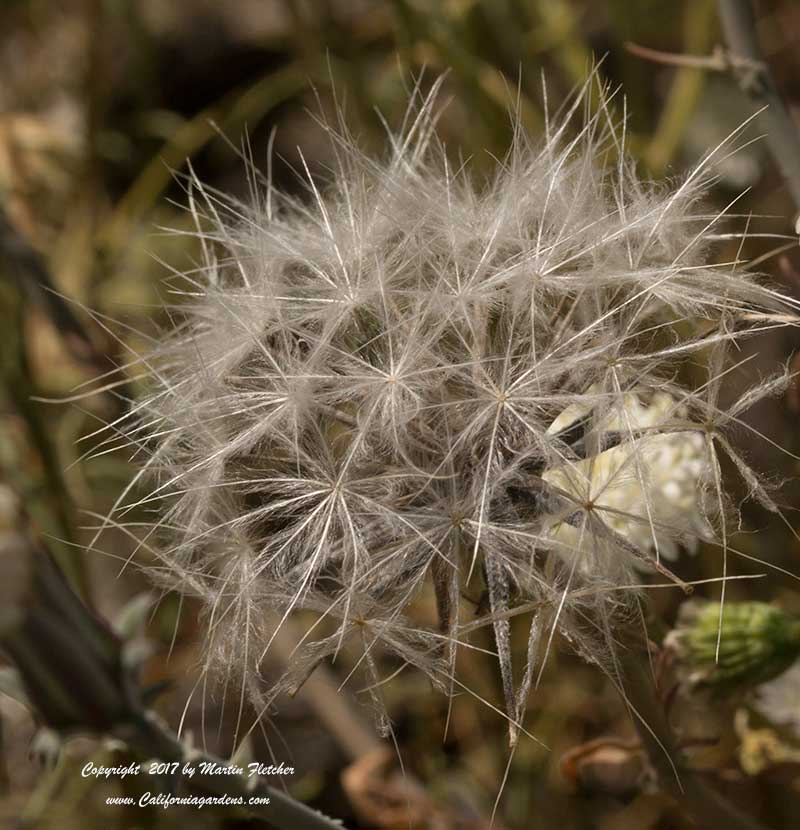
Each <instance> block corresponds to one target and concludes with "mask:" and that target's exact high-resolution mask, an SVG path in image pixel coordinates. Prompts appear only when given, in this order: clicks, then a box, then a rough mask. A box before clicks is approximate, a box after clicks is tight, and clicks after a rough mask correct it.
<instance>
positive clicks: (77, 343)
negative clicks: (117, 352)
mask: <svg viewBox="0 0 800 830" xmlns="http://www.w3.org/2000/svg"><path fill="white" fill-rule="evenodd" d="M0 264H2V265H3V266H4V268H3V270H4V271H6V273H8V275H9V277H10V278H12V279H13V281H14V282H15V284H16V286H17V288H18V290H19V291H20V292H21V293H22V294H23V295H25V296H27V297H29V298H32V299H35V300H37V301H39V302H40V303H41V305H42V306H43V307H44V309H45V311H46V312H47V315H48V316H49V317H50V320H51V321H52V323H53V326H54V327H55V329H56V331H58V333H59V334H60V335H61V336H62V337H63V338H64V341H65V342H66V344H67V347H68V348H69V350H70V352H71V353H72V354H73V355H74V356H75V357H76V358H78V359H79V360H82V361H84V362H89V363H91V364H92V365H94V366H96V367H97V368H98V369H101V371H105V369H106V368H107V367H105V365H104V362H103V361H102V359H101V357H100V355H99V354H98V353H97V351H96V350H95V347H94V344H93V343H92V340H91V338H90V337H89V335H88V334H87V333H86V330H85V329H84V327H83V325H82V324H81V322H80V321H79V320H78V318H77V317H76V316H75V314H74V313H73V311H72V309H71V308H70V306H69V303H68V302H67V301H66V300H65V299H64V298H63V297H62V296H61V295H60V294H59V293H58V291H57V290H56V288H55V286H54V284H53V280H52V278H51V276H50V272H49V270H48V268H47V266H46V265H45V263H44V260H43V259H42V257H41V255H40V254H39V252H38V251H37V250H36V249H35V248H34V247H33V246H32V245H31V244H30V243H29V242H28V240H27V239H25V237H24V236H22V234H21V233H19V231H17V229H16V228H15V227H14V226H13V225H12V224H11V221H10V220H9V218H8V216H7V215H6V212H5V211H4V210H3V208H2V206H0Z"/></svg>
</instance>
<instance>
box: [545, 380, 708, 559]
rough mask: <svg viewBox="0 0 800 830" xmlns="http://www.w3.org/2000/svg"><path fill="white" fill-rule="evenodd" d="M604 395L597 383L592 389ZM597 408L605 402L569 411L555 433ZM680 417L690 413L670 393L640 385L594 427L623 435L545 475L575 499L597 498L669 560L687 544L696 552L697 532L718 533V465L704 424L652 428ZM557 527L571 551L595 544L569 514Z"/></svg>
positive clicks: (631, 535)
mask: <svg viewBox="0 0 800 830" xmlns="http://www.w3.org/2000/svg"><path fill="white" fill-rule="evenodd" d="M597 394H598V393H597V389H596V387H595V388H593V389H591V390H589V393H588V395H590V396H593V395H597ZM588 400H589V401H590V400H591V398H589V399H588ZM595 408H601V407H595V406H593V405H592V404H591V403H590V402H588V401H587V403H585V404H584V405H583V407H582V409H581V410H580V411H579V410H578V409H577V408H573V410H572V411H571V412H569V413H568V412H566V411H565V412H564V413H562V414H561V415H559V416H558V417H557V418H556V419H555V421H554V422H553V424H552V425H551V427H550V428H549V430H548V433H550V434H555V433H557V432H560V431H562V430H564V429H567V428H568V427H570V426H571V425H572V424H574V423H575V422H576V421H577V420H579V419H580V418H582V417H585V416H587V415H589V414H590V413H591V412H592V411H593V410H594V409H595ZM678 416H684V417H685V412H684V411H683V409H682V408H680V407H678V406H677V405H676V402H675V400H674V398H672V396H670V395H668V394H666V393H663V392H657V393H655V394H654V395H653V396H652V399H651V401H650V403H649V404H646V403H643V402H642V400H641V398H640V396H639V395H638V394H636V393H634V392H628V393H625V394H624V395H622V396H621V406H613V405H612V407H611V408H610V409H608V408H607V409H605V411H604V412H602V414H600V415H599V416H598V424H597V426H596V427H594V428H593V431H594V432H595V434H596V435H597V436H598V438H600V439H601V440H602V437H603V436H604V435H607V434H608V433H611V432H616V433H620V434H621V435H622V436H623V439H624V440H621V441H620V442H619V443H618V444H617V445H616V446H614V447H612V448H610V449H607V450H604V451H602V452H599V453H598V454H597V455H593V456H590V457H588V458H585V459H582V460H579V461H569V462H567V463H565V464H562V465H560V466H557V467H554V468H550V469H548V470H546V471H545V472H544V474H543V476H542V477H543V478H544V480H545V481H547V482H548V483H549V484H552V485H554V486H556V487H558V488H559V489H561V490H562V491H564V492H566V493H567V494H569V495H570V496H572V497H574V498H575V500H576V502H578V503H582V504H587V503H588V504H591V505H592V509H593V510H594V511H595V514H596V515H598V516H599V517H600V518H601V519H602V520H603V522H605V524H606V525H608V527H610V528H611V529H612V530H614V531H616V532H617V533H619V534H620V535H622V536H623V537H625V538H626V539H628V540H629V541H630V542H631V543H633V544H634V545H635V546H636V547H637V548H639V549H644V550H652V551H654V552H655V553H656V554H657V555H658V556H663V557H665V558H666V559H676V558H677V555H678V550H679V545H680V544H683V545H684V546H685V547H686V548H688V549H689V550H690V551H692V552H694V551H695V550H696V548H697V541H698V539H711V538H713V529H712V527H711V524H710V522H709V520H708V511H709V507H710V505H709V499H708V493H709V490H710V487H711V484H712V482H713V468H712V466H711V463H710V459H709V456H708V449H707V445H706V441H705V437H704V435H703V434H702V433H701V432H699V431H691V432H689V431H683V430H680V431H674V432H671V431H666V432H652V433H648V431H647V430H649V429H654V428H656V427H659V426H663V425H664V424H665V423H666V422H668V421H669V420H670V419H673V420H674V419H676V418H677V417H678ZM634 434H636V435H637V436H641V437H633V436H634ZM628 436H629V437H628ZM551 532H552V534H553V539H554V540H555V541H557V542H559V543H561V544H562V545H565V546H566V547H567V549H568V550H569V551H571V552H579V551H578V549H579V548H580V547H583V546H586V545H590V544H592V543H593V537H592V535H591V534H586V533H582V532H581V529H580V528H579V527H576V526H574V525H573V524H570V523H568V522H566V521H564V522H559V523H557V524H556V525H555V526H554V527H553V528H552V530H551Z"/></svg>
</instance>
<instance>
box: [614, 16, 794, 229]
mask: <svg viewBox="0 0 800 830" xmlns="http://www.w3.org/2000/svg"><path fill="white" fill-rule="evenodd" d="M717 8H718V11H719V17H720V22H721V23H722V31H723V35H724V38H725V43H726V48H724V49H723V48H721V47H717V48H716V49H715V50H714V51H713V52H712V54H711V55H708V56H697V55H681V54H674V53H671V52H661V51H658V50H656V49H649V48H647V47H644V46H639V45H637V44H633V43H627V44H626V48H627V49H628V51H630V52H631V53H633V54H634V55H638V56H639V57H641V58H644V59H646V60H650V61H653V62H655V63H662V64H668V65H671V66H679V67H681V68H682V69H686V70H692V69H694V70H706V71H712V72H727V73H729V74H730V75H731V76H732V77H733V78H734V79H735V80H736V82H737V84H738V85H739V88H740V89H741V90H742V92H744V93H745V94H746V95H748V96H749V97H750V98H751V99H752V100H753V101H754V102H755V103H756V104H757V105H759V106H761V107H762V108H763V111H762V112H761V113H760V119H761V122H762V123H763V125H764V128H765V133H766V140H767V144H768V146H769V149H770V152H771V153H772V157H773V158H774V160H775V163H776V164H777V166H778V169H779V170H780V171H781V173H782V175H783V177H784V179H785V181H786V186H787V187H788V189H789V192H790V194H791V196H792V200H793V201H794V205H795V209H796V210H797V212H798V214H800V132H798V129H797V125H796V124H795V123H794V121H793V120H792V117H791V115H790V114H789V111H788V110H787V108H786V105H785V104H784V102H783V99H782V98H781V95H780V93H779V92H778V88H777V86H776V85H775V81H774V79H773V77H772V73H771V72H770V70H769V66H768V64H767V63H766V61H765V60H764V55H763V53H762V51H761V47H760V45H759V42H758V37H757V34H756V21H755V15H754V13H753V6H752V3H751V2H750V0H717ZM795 230H796V231H797V232H798V233H800V215H798V216H797V218H796V220H795Z"/></svg>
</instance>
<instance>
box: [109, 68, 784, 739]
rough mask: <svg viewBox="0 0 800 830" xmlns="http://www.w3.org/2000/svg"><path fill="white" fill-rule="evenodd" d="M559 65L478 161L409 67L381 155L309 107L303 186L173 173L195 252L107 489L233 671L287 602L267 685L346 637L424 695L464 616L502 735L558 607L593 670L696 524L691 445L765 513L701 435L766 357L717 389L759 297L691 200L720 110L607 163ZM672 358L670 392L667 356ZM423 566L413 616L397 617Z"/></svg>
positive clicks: (286, 685) (712, 511)
mask: <svg viewBox="0 0 800 830" xmlns="http://www.w3.org/2000/svg"><path fill="white" fill-rule="evenodd" d="M437 86H438V85H437ZM588 89H589V86H588V85H587V89H586V90H584V92H583V93H581V94H580V95H578V96H577V98H576V99H575V100H574V102H573V103H572V104H571V106H570V108H569V109H568V111H567V112H566V114H564V115H563V116H562V117H561V118H560V120H559V121H558V122H557V123H549V124H548V128H547V133H546V136H545V138H544V139H543V140H534V139H532V138H530V137H528V136H527V135H525V133H524V132H523V131H522V129H517V130H515V134H514V140H513V144H512V146H511V148H510V149H509V151H508V154H507V156H506V157H505V158H504V159H503V160H502V161H499V162H498V163H497V166H496V169H495V171H494V174H493V176H492V177H491V179H490V180H489V181H486V182H482V183H478V182H476V180H475V179H474V178H473V176H472V174H471V172H470V170H469V166H468V165H463V166H462V167H459V168H454V167H453V166H452V164H451V162H450V161H449V157H448V155H447V154H446V153H445V151H444V148H443V147H441V146H440V145H439V144H438V143H437V140H436V138H435V122H436V112H435V95H436V88H434V89H433V91H432V92H431V94H430V95H429V96H428V97H426V98H424V100H417V99H415V101H414V102H413V103H412V107H411V109H410V111H409V115H408V117H407V119H406V122H405V126H404V128H403V129H402V130H401V131H400V132H398V133H396V134H391V135H389V140H388V151H387V156H386V158H385V159H384V160H376V159H374V158H371V157H369V156H368V155H365V154H364V153H363V152H362V151H361V150H360V149H359V147H358V145H357V143H356V142H355V141H354V140H353V139H352V138H351V136H350V135H349V134H348V133H347V131H346V129H345V128H344V127H342V126H341V125H339V127H338V128H337V129H334V128H332V127H329V126H327V125H325V127H326V129H327V130H328V134H329V136H330V140H331V142H332V145H333V148H334V151H335V154H336V159H337V163H336V166H335V169H334V170H333V171H332V173H331V176H330V180H329V181H328V182H326V183H324V184H323V183H319V182H317V181H315V180H314V179H312V178H309V179H308V180H307V183H306V184H307V190H308V194H307V196H308V198H306V199H295V198H292V197H290V196H287V195H284V194H281V193H278V192H275V191H274V189H273V188H272V186H271V184H270V183H269V182H266V183H265V185H264V192H263V193H262V194H261V195H259V196H256V197H254V198H253V199H252V201H249V202H247V203H241V202H238V201H235V200H233V199H229V198H225V197H222V196H220V195H219V194H217V193H212V192H211V191H209V190H208V189H207V188H204V187H203V185H202V184H201V183H200V182H198V181H196V180H195V179H191V180H190V182H189V185H188V197H189V207H190V209H191V211H192V213H193V215H194V216H195V219H196V221H197V224H198V237H199V238H200V240H201V242H202V244H203V249H204V251H205V261H204V263H203V264H202V266H201V267H200V268H199V269H196V270H194V271H192V272H189V273H184V274H180V275H179V279H177V280H175V281H173V282H174V287H182V291H183V293H184V294H185V296H184V298H183V302H182V303H181V304H180V305H179V306H178V307H177V309H176V312H175V313H176V314H177V315H179V317H180V320H181V321H182V322H180V324H179V325H177V326H176V330H175V331H174V332H173V333H172V334H171V335H170V336H169V337H167V338H166V339H165V341H164V344H163V346H162V347H161V348H160V349H159V351H158V352H157V354H155V355H153V356H150V357H148V358H147V361H146V365H147V366H148V367H149V368H150V370H151V383H150V385H149V389H148V392H147V394H146V395H145V396H144V397H143V398H142V400H141V401H140V402H139V404H138V405H137V406H136V407H135V410H134V415H133V419H132V421H131V423H130V424H129V425H128V427H127V434H128V436H129V437H130V439H131V441H132V443H133V444H135V446H136V447H137V448H139V449H141V450H142V451H145V452H147V454H148V455H147V458H146V460H145V461H144V463H143V466H142V472H141V474H140V476H139V480H140V481H149V482H151V486H150V490H149V491H148V495H146V496H145V497H144V499H139V498H137V499H136V501H135V503H141V502H142V501H153V500H156V499H161V500H163V502H164V506H163V512H162V518H161V520H160V523H159V529H160V531H162V536H163V539H162V541H161V547H160V548H159V553H158V556H159V558H160V562H159V564H158V566H157V567H153V568H152V571H153V574H154V576H155V577H157V578H158V579H160V580H161V581H162V582H163V583H164V584H165V585H166V586H168V587H170V588H174V589H176V590H178V591H180V592H182V593H183V594H187V595H191V596H195V597H197V598H199V600H200V601H201V602H202V604H203V605H204V607H205V618H206V623H207V631H208V646H209V648H208V652H207V653H208V659H209V665H211V664H216V665H218V666H219V665H221V666H223V667H224V668H225V672H226V674H227V673H231V672H237V673H239V674H242V675H244V677H245V678H246V680H247V682H248V685H249V687H250V688H251V689H259V690H263V688H264V684H265V683H267V685H268V686H269V683H268V681H267V680H266V679H264V678H262V677H260V674H259V672H260V666H261V661H262V658H263V657H264V655H265V653H267V652H268V651H269V649H270V647H271V645H272V644H273V642H274V637H275V636H276V632H280V631H281V630H282V629H283V627H284V626H287V625H288V624H289V622H288V621H290V620H292V619H295V618H296V619H297V620H302V621H303V628H302V635H301V636H299V637H298V639H297V641H296V642H295V643H294V645H295V648H294V651H293V655H292V659H291V660H290V661H289V668H288V669H287V672H286V675H285V676H284V677H282V678H280V679H279V680H278V681H277V683H274V684H273V688H274V689H275V690H287V689H289V690H290V689H292V688H294V687H296V685H297V684H298V683H299V682H301V681H302V679H303V677H305V676H306V675H307V673H308V672H309V671H310V670H312V669H313V667H314V666H315V665H316V664H317V663H318V662H319V661H320V660H323V659H325V658H326V657H329V656H332V655H335V654H336V653H337V652H338V651H339V650H340V649H341V648H343V647H347V646H348V644H351V645H352V646H353V647H354V648H356V649H357V651H358V653H360V655H361V657H360V659H359V660H358V665H359V666H360V667H361V668H362V669H363V670H365V671H366V673H367V675H369V676H370V678H371V680H372V683H371V688H372V690H373V691H372V693H373V697H374V700H375V703H376V706H377V707H378V708H379V709H380V708H381V703H380V697H379V685H378V684H379V681H380V680H381V676H380V674H379V671H380V669H379V662H378V661H377V659H376V657H375V655H376V653H377V652H378V651H381V652H383V653H389V654H391V655H394V656H395V657H396V658H397V659H398V660H399V664H398V665H412V666H416V667H418V668H420V669H422V670H423V671H425V672H427V674H428V675H429V676H430V677H431V678H432V679H433V681H434V682H435V683H436V685H437V686H439V687H441V688H443V689H445V690H452V689H454V688H455V686H456V685H458V682H459V681H457V680H456V679H455V662H456V656H457V652H458V650H459V648H461V647H467V646H469V645H470V642H469V639H468V638H469V632H471V631H473V630H474V629H475V628H477V627H478V626H479V625H491V626H492V627H493V629H494V635H495V639H496V647H497V653H498V655H499V660H500V666H501V673H502V680H503V688H504V693H505V706H506V709H507V713H508V718H509V720H510V722H511V723H512V737H513V736H514V735H515V734H516V729H517V725H518V724H519V722H520V720H521V717H522V712H523V709H524V704H525V700H526V698H527V695H528V692H529V691H530V689H531V688H532V686H533V685H534V683H535V682H536V680H537V678H538V676H539V674H540V672H541V666H542V664H543V661H544V660H545V658H546V654H547V652H548V650H549V648H550V646H551V644H552V642H553V637H554V634H555V633H556V632H561V633H562V634H563V635H565V636H566V638H567V639H568V640H569V641H570V642H571V644H572V646H573V647H574V648H575V649H576V650H577V651H578V652H579V653H580V654H582V655H583V656H584V657H586V658H587V659H590V660H592V661H594V662H596V663H598V664H599V665H601V666H602V667H603V668H604V669H606V670H607V671H613V670H614V656H613V655H614V637H613V636H612V629H613V626H615V625H617V624H618V623H619V622H620V621H621V620H624V619H626V618H627V617H628V616H630V615H631V614H632V613H633V611H634V609H635V608H636V607H637V591H636V590H635V589H632V588H630V587H629V586H631V585H635V584H637V581H641V579H642V574H641V571H642V570H646V571H649V572H651V573H652V572H655V571H656V570H662V572H664V573H667V574H669V573H670V572H669V571H666V570H665V569H664V568H663V566H662V565H661V557H662V556H663V557H668V558H670V559H675V558H677V556H678V552H679V550H680V549H681V548H685V547H686V548H690V549H691V548H693V547H694V546H695V545H696V543H697V540H698V539H703V540H711V539H714V538H720V535H719V534H720V527H721V526H722V525H721V523H722V522H723V521H724V515H725V512H726V511H727V510H728V508H729V506H728V503H727V499H726V498H725V497H724V493H723V491H722V486H721V482H720V477H719V474H718V473H719V461H718V457H719V456H720V455H721V454H729V455H730V456H731V457H732V458H733V461H734V464H736V465H737V467H738V469H739V470H740V472H741V474H742V476H743V477H744V478H745V480H746V481H747V483H748V486H749V487H750V489H751V491H752V492H753V493H754V494H755V495H756V496H757V497H758V498H759V499H760V500H761V501H762V502H763V503H765V504H767V505H768V506H771V507H774V503H773V502H772V501H771V497H770V496H769V495H768V493H767V490H766V489H765V488H764V487H763V485H762V484H761V483H760V481H759V480H758V478H757V476H756V475H755V474H754V473H753V472H752V471H751V470H750V468H749V467H748V466H747V464H746V462H745V461H744V460H742V459H741V458H739V456H738V455H737V453H736V452H735V450H734V449H733V446H732V445H731V444H730V442H729V441H728V440H727V438H726V430H727V428H728V427H729V426H730V425H734V424H736V423H737V422H738V420H739V415H740V414H741V412H742V411H743V409H745V408H746V407H747V406H749V405H750V404H752V403H753V402H754V401H755V400H757V399H758V398H759V397H761V396H763V395H764V394H771V393H773V392H775V391H777V390H778V389H780V388H781V387H782V385H783V384H785V380H786V379H785V375H781V376H780V377H779V378H777V379H775V380H772V381H768V382H766V383H765V384H763V385H762V386H761V387H758V388H757V389H754V390H748V392H747V393H746V394H745V396H744V397H743V398H742V400H741V401H740V402H739V403H736V404H734V405H733V407H732V408H730V409H728V410H727V411H725V412H723V411H721V410H720V409H719V407H718V403H717V398H718V394H719V388H720V378H721V377H722V376H723V374H724V373H725V372H726V371H727V369H728V367H729V366H730V360H729V358H728V356H727V355H728V349H729V347H730V345H731V344H733V343H735V342H736V341H737V340H739V339H740V338H743V337H745V336H747V334H748V331H749V330H750V329H754V328H758V329H763V328H764V327H768V326H770V325H779V324H781V325H782V324H785V323H786V320H787V316H786V313H785V305H784V301H783V299H782V298H781V297H780V296H779V295H777V294H776V293H775V292H774V291H772V290H770V289H768V288H766V287H763V286H761V285H759V284H758V282H757V281H755V280H754V279H753V278H752V277H751V276H750V275H749V274H747V273H746V272H745V271H744V270H743V269H742V268H741V267H740V266H739V265H738V264H737V263H733V264H731V263H728V264H721V265H715V264H712V261H711V260H710V259H709V250H710V248H711V247H712V243H714V242H715V241H716V240H715V234H716V233H717V226H718V224H719V223H720V222H721V221H722V219H723V216H722V215H721V214H717V213H714V212H711V213H709V212H708V210H707V209H706V208H704V207H703V205H702V197H703V195H704V191H705V188H706V186H707V185H708V183H709V182H710V181H711V180H712V179H713V175H714V163H715V161H716V159H717V158H720V157H722V156H724V155H725V154H727V153H728V152H729V151H730V146H729V145H730V143H731V142H732V141H734V140H735V137H736V134H734V136H731V137H730V139H729V140H728V141H726V142H725V143H723V144H722V145H720V146H719V147H717V148H715V149H714V150H712V151H710V152H709V153H708V155H707V156H706V158H705V159H704V160H703V162H702V163H701V164H700V166H699V167H698V168H697V169H695V170H693V171H691V172H690V173H689V174H688V175H686V176H685V177H684V178H683V179H682V180H680V181H679V182H676V183H675V184H674V185H673V186H672V187H671V188H669V189H667V188H665V187H664V186H661V185H656V184H652V183H648V182H644V181H641V180H640V179H639V178H638V177H637V175H636V172H635V170H634V167H633V164H632V163H631V161H630V160H629V159H628V157H627V156H626V152H625V147H624V129H623V127H622V126H620V125H619V124H618V123H617V122H616V121H615V120H614V118H613V117H612V116H611V115H610V101H609V98H608V96H605V95H602V96H600V99H599V100H600V104H599V106H598V108H597V109H596V114H594V115H591V116H589V117H588V118H586V119H585V120H583V121H581V120H580V113H581V112H583V109H584V106H583V105H584V103H585V95H586V94H588ZM418 98H419V96H418ZM737 134H738V133H737ZM693 356H694V357H695V358H696V359H697V358H699V357H704V358H705V357H708V358H709V361H708V362H709V365H710V366H711V367H712V368H711V370H710V372H709V377H708V379H707V380H706V381H705V382H704V383H702V384H700V385H699V387H698V388H693V387H690V386H687V385H684V384H683V383H681V382H680V381H679V380H678V378H679V375H678V369H679V367H680V365H681V364H682V362H683V361H685V360H686V358H688V357H693ZM709 356H710V357H709ZM708 424H713V429H709V428H707V425H708ZM153 482H154V483H153ZM124 506H125V505H124V504H123V503H122V502H120V505H119V508H118V509H120V510H121V509H122V508H123V507H124ZM723 538H724V534H723ZM621 586H628V587H626V588H624V590H623V589H621ZM426 590H432V591H433V594H434V596H435V601H436V607H437V609H438V616H439V625H438V627H430V628H426V627H424V626H422V625H420V624H417V623H414V622H412V621H411V619H410V618H409V616H408V609H409V606H410V605H411V604H412V602H413V601H414V600H415V599H416V598H417V597H418V596H419V595H420V594H421V593H424V592H425V591H426ZM481 590H483V592H484V596H485V603H480V605H479V608H478V614H479V619H478V620H477V621H476V620H474V619H470V618H469V615H468V612H469V613H471V614H474V613H475V609H474V607H472V608H470V609H467V608H464V607H462V606H464V602H465V601H464V599H463V597H464V596H465V595H472V596H473V597H477V596H479V595H480V593H481ZM481 608H484V610H485V609H486V608H488V611H486V613H485V614H484V615H483V616H480V615H481V613H483V612H482V611H481ZM523 611H527V612H528V614H529V615H530V617H531V623H530V636H529V648H528V653H527V658H526V662H525V668H524V670H523V671H522V672H521V674H520V673H516V674H515V670H514V667H513V666H512V661H511V648H510V617H512V616H515V615H522V612H523ZM454 684H455V685H454ZM382 722H383V723H384V725H385V721H382Z"/></svg>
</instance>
